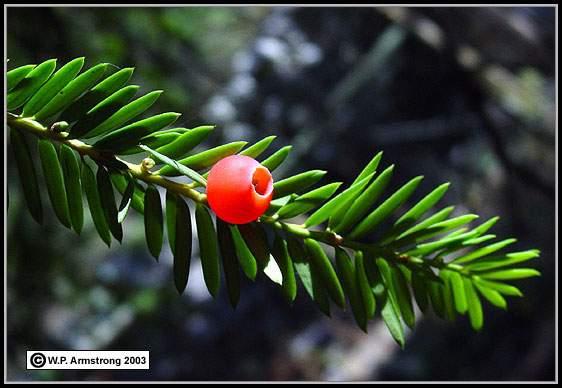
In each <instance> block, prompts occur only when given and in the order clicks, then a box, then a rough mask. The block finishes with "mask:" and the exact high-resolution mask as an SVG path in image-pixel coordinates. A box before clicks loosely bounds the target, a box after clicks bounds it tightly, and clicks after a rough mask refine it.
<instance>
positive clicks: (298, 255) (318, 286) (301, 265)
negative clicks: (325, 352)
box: [288, 237, 330, 317]
mask: <svg viewBox="0 0 562 388" xmlns="http://www.w3.org/2000/svg"><path fill="white" fill-rule="evenodd" d="M288 248H289V254H290V256H291V258H292V259H293V264H294V268H295V270H296V272H297V274H298V275H299V279H300V281H301V283H302V285H303V286H304V288H305V290H306V292H307V293H308V295H309V296H310V298H311V299H312V300H313V301H314V303H316V306H318V308H319V309H320V311H322V312H323V313H324V314H326V316H328V317H329V316H330V300H329V299H328V292H327V290H326V288H325V286H324V285H323V282H322V279H321V278H320V271H319V270H318V269H317V268H316V266H315V265H314V264H313V263H312V262H309V260H308V255H307V254H306V252H305V250H304V248H303V246H302V245H301V243H300V242H299V241H297V240H296V239H295V238H293V237H289V239H288Z"/></svg>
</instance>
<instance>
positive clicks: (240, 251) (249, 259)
mask: <svg viewBox="0 0 562 388" xmlns="http://www.w3.org/2000/svg"><path fill="white" fill-rule="evenodd" d="M229 228H230V232H231V234H232V241H234V248H235V249H236V256H237V257H238V260H239V262H240V267H241V268H242V271H244V273H245V274H246V276H247V277H248V278H249V279H251V280H255V279H256V275H257V273H258V264H257V262H256V258H255V257H254V255H253V254H252V251H250V248H248V245H247V244H246V242H245V241H244V238H242V235H241V234H240V231H239V230H238V227H236V226H235V225H230V226H229Z"/></svg>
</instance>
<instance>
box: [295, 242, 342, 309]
mask: <svg viewBox="0 0 562 388" xmlns="http://www.w3.org/2000/svg"><path fill="white" fill-rule="evenodd" d="M304 243H305V245H306V249H307V251H308V253H309V257H310V260H311V261H312V263H313V265H314V267H315V268H316V269H317V270H318V271H320V278H321V279H322V283H323V284H324V286H325V287H326V290H327V291H328V294H329V295H330V298H331V299H332V300H333V301H334V302H335V303H336V304H337V305H338V306H339V307H341V308H342V309H344V308H345V295H344V292H343V288H342V286H341V283H340V281H339V279H338V276H337V274H336V271H335V270H334V267H333V266H332V263H331V262H330V260H329V259H328V256H326V253H325V252H324V250H323V249H322V247H321V246H320V244H319V243H318V242H317V241H316V240H312V239H310V238H307V239H305V240H304Z"/></svg>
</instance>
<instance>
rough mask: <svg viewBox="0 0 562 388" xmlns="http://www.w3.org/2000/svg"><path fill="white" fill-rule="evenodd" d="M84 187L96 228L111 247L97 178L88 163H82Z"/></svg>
mask: <svg viewBox="0 0 562 388" xmlns="http://www.w3.org/2000/svg"><path fill="white" fill-rule="evenodd" d="M82 187H83V188H84V192H85V193H86V199H87V201H88V207H89V208H90V214H91V215H92V221H93V222H94V226H95V227H96V230H97V231H98V234H99V235H100V237H101V239H102V240H103V241H104V242H105V243H106V244H107V246H108V247H109V246H110V245H111V235H110V232H109V226H108V225H107V220H106V218H105V213H104V210H103V207H102V204H101V200H100V196H99V191H98V184H97V182H96V176H95V175H94V172H93V171H92V169H91V168H90V166H88V165H87V164H86V163H82Z"/></svg>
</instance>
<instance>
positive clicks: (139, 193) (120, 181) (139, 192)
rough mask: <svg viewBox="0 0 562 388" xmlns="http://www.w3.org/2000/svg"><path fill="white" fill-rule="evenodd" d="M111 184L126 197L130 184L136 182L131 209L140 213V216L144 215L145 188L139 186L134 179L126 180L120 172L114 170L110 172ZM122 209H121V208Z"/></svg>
mask: <svg viewBox="0 0 562 388" xmlns="http://www.w3.org/2000/svg"><path fill="white" fill-rule="evenodd" d="M109 175H110V176H111V182H113V185H114V186H115V188H116V189H117V191H119V193H121V195H125V192H126V190H127V188H128V187H129V183H130V182H131V181H133V182H134V184H135V185H134V192H133V196H132V198H131V207H132V208H133V209H135V210H136V211H138V212H139V213H140V214H144V188H143V187H142V186H141V185H139V184H138V183H137V182H135V180H134V179H133V178H132V177H129V178H126V177H125V176H124V175H122V174H121V173H120V172H119V171H115V170H112V171H110V174H109ZM120 209H121V207H120Z"/></svg>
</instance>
